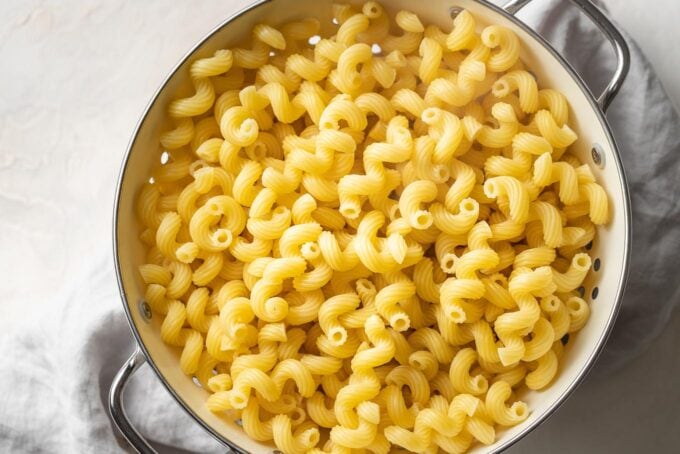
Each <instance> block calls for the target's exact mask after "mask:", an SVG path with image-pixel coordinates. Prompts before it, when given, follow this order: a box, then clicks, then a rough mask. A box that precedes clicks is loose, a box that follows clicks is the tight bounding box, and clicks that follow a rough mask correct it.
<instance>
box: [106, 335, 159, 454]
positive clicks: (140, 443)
mask: <svg viewBox="0 0 680 454" xmlns="http://www.w3.org/2000/svg"><path fill="white" fill-rule="evenodd" d="M145 362H146V357H145V356H144V353H142V351H141V350H140V349H139V348H137V349H135V352H134V353H133V354H132V356H130V358H128V360H127V361H125V364H123V366H122V367H121V368H120V370H119V371H118V373H117V374H116V376H115V377H114V378H113V382H112V383H111V389H110V390H109V412H110V413H111V418H112V419H113V422H114V423H115V424H116V427H117V428H118V430H119V431H120V433H121V434H122V435H123V437H124V438H125V439H126V440H127V442H128V443H130V446H132V447H133V448H134V449H135V451H137V452H138V453H140V454H157V452H156V450H155V449H153V448H152V447H151V445H150V444H149V442H148V441H146V440H145V439H144V437H143V436H142V435H141V434H140V433H139V432H138V431H137V429H135V428H134V427H132V424H131V423H130V420H129V419H128V417H127V415H126V414H125V409H124V408H123V392H124V391H125V386H126V385H127V382H128V380H129V379H130V377H131V376H132V374H134V373H135V371H136V370H137V369H139V366H141V365H142V364H144V363H145Z"/></svg>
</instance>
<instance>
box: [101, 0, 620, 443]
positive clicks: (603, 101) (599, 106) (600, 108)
mask: <svg viewBox="0 0 680 454" xmlns="http://www.w3.org/2000/svg"><path fill="white" fill-rule="evenodd" d="M270 1H275V0H260V1H258V2H256V3H254V4H252V5H250V6H248V7H246V8H243V9H242V10H240V11H238V12H236V13H235V14H233V15H231V16H229V17H228V18H227V19H225V20H224V21H222V22H221V23H220V24H219V25H218V26H216V27H215V28H213V30H211V31H210V32H209V33H208V34H207V35H206V36H205V37H204V38H203V39H201V40H200V41H199V42H198V43H197V44H196V45H195V46H193V47H192V48H191V49H190V50H189V52H187V53H186V54H185V55H184V57H183V58H182V59H181V60H180V61H179V62H178V63H177V65H175V67H174V68H173V69H172V70H171V71H170V73H169V74H168V76H167V77H166V78H165V79H164V80H163V83H162V84H161V85H160V87H159V88H158V89H157V90H156V92H155V93H154V95H153V97H152V98H151V100H150V101H149V103H148V104H147V106H146V107H145V109H144V112H143V113H142V115H141V117H140V119H139V121H138V122H137V125H136V126H135V129H134V132H133V134H132V137H131V139H130V142H129V144H128V147H127V150H126V151H125V155H124V157H123V162H122V165H121V169H120V173H119V177H118V182H117V184H116V196H115V198H114V207H113V210H114V211H113V254H114V264H115V271H116V280H117V282H118V289H119V292H120V294H121V298H122V303H123V308H124V310H125V315H126V317H127V320H128V324H129V326H130V330H131V331H132V334H133V336H134V338H135V341H136V343H137V346H138V348H139V350H140V351H141V353H142V354H143V355H144V358H145V359H146V362H147V363H148V364H149V365H150V366H151V368H152V369H153V370H154V372H155V373H156V376H157V377H158V379H159V380H160V381H161V383H162V384H163V386H164V387H165V388H166V389H167V390H168V392H169V393H170V394H171V395H172V396H173V397H174V398H175V400H177V402H179V404H180V405H181V406H182V408H183V409H184V410H185V411H186V412H187V413H188V414H189V415H190V416H191V417H192V418H193V419H194V420H195V421H196V422H197V423H198V424H200V425H201V426H202V427H203V428H204V429H205V430H206V431H207V432H208V433H210V434H211V435H212V436H213V437H214V438H215V439H216V440H218V441H220V442H221V443H223V444H225V445H226V446H228V447H230V448H232V449H234V450H235V451H237V452H239V453H245V452H247V451H244V450H243V449H242V448H240V447H238V446H236V445H235V444H233V443H232V442H231V441H230V440H228V439H226V438H224V437H223V436H222V435H221V434H219V433H218V432H217V431H215V430H214V429H213V428H212V427H211V426H210V425H208V424H207V423H206V422H205V421H204V420H203V419H202V418H200V417H199V416H198V415H196V413H194V411H193V410H192V409H191V407H189V405H187V403H186V402H185V401H184V400H183V399H182V398H181V397H180V396H179V395H178V394H177V393H176V391H175V390H174V388H173V387H172V386H170V385H169V383H168V382H167V381H166V380H165V378H164V376H163V374H162V373H161V371H160V369H159V368H158V366H157V365H156V363H155V362H154V360H153V357H152V356H151V355H150V354H149V352H148V350H147V349H146V346H145V345H144V343H143V342H142V340H141V337H140V335H139V332H138V331H137V328H136V326H135V324H134V322H133V320H132V315H131V313H130V309H129V303H128V300H127V295H126V293H125V288H124V286H123V280H122V275H121V268H120V260H119V257H118V232H117V230H118V229H117V227H118V217H119V206H120V197H121V189H122V184H123V180H124V178H125V171H126V168H127V164H128V161H129V159H130V154H131V152H132V149H133V146H134V144H135V141H136V139H137V135H138V133H139V130H140V128H141V126H142V124H143V122H144V120H145V119H146V117H147V115H148V113H149V110H150V109H151V107H152V106H153V105H154V104H155V102H156V100H157V99H158V96H159V94H160V92H161V91H162V89H163V88H164V87H165V86H166V85H167V83H168V81H169V80H170V79H171V78H172V77H173V76H174V75H175V74H176V73H177V71H178V69H179V68H180V67H181V66H182V65H183V64H184V63H185V62H186V61H187V60H188V59H189V58H190V57H191V56H192V55H193V54H194V52H195V51H196V50H197V49H198V48H200V47H201V46H202V45H203V43H204V42H205V41H207V40H208V39H210V38H211V37H212V36H213V35H214V34H215V33H216V32H217V31H219V30H220V29H222V28H223V27H225V26H226V25H228V24H229V23H230V22H232V21H234V20H235V19H237V18H239V17H240V16H242V15H243V14H245V13H246V12H248V11H251V10H253V9H255V8H257V7H259V6H261V5H262V4H264V3H268V2H270ZM475 1H477V2H478V3H480V4H482V5H484V6H485V7H487V8H489V9H491V10H493V11H494V12H496V13H498V14H500V15H502V16H504V17H505V18H507V19H508V20H510V21H511V22H513V23H514V24H515V25H517V26H518V27H520V28H521V29H522V30H524V31H525V32H527V33H528V34H529V35H530V36H531V37H533V38H534V39H536V40H537V41H538V42H540V43H541V44H542V45H543V47H545V48H546V49H547V50H548V51H549V52H550V53H551V54H552V56H553V57H555V58H556V59H557V61H559V62H560V64H561V65H562V66H563V68H564V69H565V70H566V71H567V72H568V73H569V74H570V75H571V77H572V78H573V79H574V80H575V81H576V83H577V85H578V86H579V88H580V89H581V91H582V92H583V93H584V94H585V95H586V98H587V99H588V102H589V103H590V105H591V107H592V108H593V109H594V110H595V111H596V114H597V117H598V120H599V122H600V125H601V126H602V128H603V130H604V131H605V133H606V136H607V140H608V141H609V144H610V146H611V149H612V150H613V155H614V164H615V165H616V168H617V171H618V175H619V181H620V183H621V186H622V188H623V199H624V200H623V202H624V203H623V205H624V213H623V216H624V228H625V237H624V238H623V247H624V251H625V253H624V259H623V267H622V269H621V273H620V275H619V283H618V285H617V292H616V301H615V304H614V309H613V311H612V312H611V314H610V317H609V319H608V320H607V325H606V326H607V328H606V329H605V330H604V332H602V333H601V335H600V338H599V339H598V341H597V343H596V347H595V350H594V351H593V353H592V354H591V355H590V356H589V358H588V360H587V361H586V362H585V363H584V365H583V367H582V368H581V370H580V371H579V374H578V378H577V379H576V380H575V381H574V382H573V383H571V384H570V385H569V386H568V387H567V389H566V390H565V391H564V392H563V393H562V394H561V395H560V397H559V398H558V399H557V400H555V402H553V404H551V405H550V407H549V408H548V409H547V411H546V412H545V413H544V414H543V415H542V416H541V417H540V418H539V419H537V420H536V421H534V422H533V423H532V424H531V425H530V426H528V427H526V428H525V429H524V430H522V431H521V432H520V433H518V434H517V435H515V436H513V437H512V438H510V439H508V440H506V441H504V442H503V443H502V444H501V445H500V446H499V447H498V448H497V450H496V452H501V451H504V450H506V449H508V448H509V447H511V446H512V445H514V444H515V443H517V442H518V441H519V440H520V439H521V438H523V437H525V436H526V435H527V434H529V433H530V432H531V431H532V430H534V429H535V428H536V427H538V426H539V425H540V424H542V423H543V422H544V421H545V420H547V419H548V418H549V417H550V416H552V415H553V414H554V413H555V411H556V410H557V409H558V408H559V407H560V406H561V405H562V404H563V403H564V402H565V401H566V399H567V397H569V396H570V395H571V394H572V393H573V392H574V390H575V389H576V388H577V387H578V386H579V385H580V384H581V383H582V382H583V380H584V379H585V378H586V376H587V373H588V372H589V371H590V369H591V368H592V366H593V364H594V362H595V360H596V359H597V357H598V356H599V355H600V354H601V353H602V350H603V348H604V346H605V344H606V341H607V339H608V337H609V335H610V334H611V331H612V328H613V326H614V322H615V320H616V317H617V315H618V313H619V309H620V307H621V302H622V298H623V293H624V290H625V286H626V282H627V279H628V272H629V262H630V251H631V242H632V218H631V205H630V193H629V189H628V182H627V178H626V175H625V171H624V168H623V164H622V162H621V156H620V153H619V149H618V147H617V145H616V141H615V140H614V136H613V134H612V132H611V129H610V127H609V123H608V122H607V120H606V118H605V115H604V112H605V110H606V108H607V107H608V106H609V103H610V102H611V101H612V99H613V98H614V96H615V95H616V92H617V91H618V89H619V88H620V86H621V83H622V82H623V78H625V75H626V72H627V70H628V65H627V63H626V64H625V66H623V67H621V66H619V67H617V70H616V72H615V77H614V79H613V80H612V82H611V83H610V85H609V86H608V87H607V88H606V89H605V92H604V93H603V94H602V95H601V96H600V97H599V98H598V99H597V100H596V99H595V97H594V96H593V94H592V93H591V91H590V89H589V88H588V87H587V85H586V84H585V82H584V81H583V79H582V78H581V77H580V76H579V74H578V73H577V72H576V71H575V70H574V69H573V68H572V66H571V65H570V64H569V63H568V62H567V61H566V60H565V59H564V57H562V55H561V54H559V53H558V52H557V51H556V50H555V49H554V48H553V47H552V46H551V45H550V44H549V43H548V42H547V41H546V40H545V39H544V38H543V37H541V36H540V35H539V34H538V33H536V32H535V31H534V30H533V29H531V28H530V27H529V26H527V25H526V24H525V23H523V22H522V21H521V20H519V19H518V18H516V17H515V16H514V15H513V13H514V12H516V11H519V9H521V7H523V6H524V5H526V4H527V3H529V2H530V1H531V0H513V1H511V2H509V3H508V4H507V5H506V7H508V9H509V10H506V9H503V8H502V7H499V6H496V5H494V4H492V3H489V2H488V1H487V0H475ZM572 1H574V2H575V3H576V4H577V5H578V6H579V7H581V9H582V10H583V11H584V12H586V14H588V15H589V16H590V17H591V19H592V18H593V16H592V15H591V14H590V13H592V11H590V13H589V12H588V11H587V10H585V9H584V8H583V5H589V7H590V8H595V7H594V6H593V5H592V3H590V2H589V1H588V0H572ZM513 5H514V6H513ZM595 9H596V8H595ZM598 12H599V10H598ZM600 15H601V13H600ZM601 17H602V18H604V16H601ZM596 24H597V25H598V27H600V29H601V30H605V28H606V29H607V30H609V31H611V30H612V29H613V30H614V31H615V33H616V34H618V37H619V38H620V39H621V40H623V37H622V36H621V34H620V33H619V32H618V30H617V29H616V27H615V26H614V25H613V24H612V23H611V22H609V21H608V20H607V19H606V18H604V23H603V22H600V21H596ZM603 27H604V28H603ZM607 36H608V38H609V39H610V41H611V42H612V43H613V44H614V46H615V49H616V50H617V55H619V56H621V54H619V52H625V54H626V55H627V51H628V49H627V46H625V40H623V46H624V47H623V49H621V48H620V47H617V46H620V44H621V42H620V41H619V42H618V43H617V42H616V40H613V39H612V38H611V35H609V34H608V35H607ZM627 59H628V57H626V58H625V60H627ZM605 95H606V96H605ZM134 356H137V353H135V354H134V355H133V357H134ZM131 359H132V358H131ZM128 367H129V361H128V362H126V364H125V365H124V366H123V369H125V368H128ZM132 372H134V370H132V371H130V373H128V374H127V375H126V376H125V377H124V379H128V378H129V377H130V376H131V374H132ZM122 386H124V383H123V384H122ZM112 391H113V390H112ZM111 395H112V396H113V392H112V393H111ZM116 395H117V398H118V399H121V398H122V392H119V393H116ZM112 399H113V397H112ZM110 405H116V404H115V402H113V400H111V401H110ZM121 409H122V404H121ZM112 413H113V412H112ZM116 414H117V415H119V416H122V417H125V416H124V412H123V411H120V412H118V413H116ZM112 416H114V420H116V418H117V417H116V416H115V415H113V414H112ZM116 424H117V426H118V427H119V428H120V429H121V431H123V430H124V429H125V423H123V427H121V425H120V424H119V421H118V420H116ZM128 425H129V422H128ZM129 427H130V429H131V430H132V431H134V428H132V426H129ZM135 433H136V431H135ZM137 435H138V433H137ZM124 436H125V437H126V439H128V440H129V441H131V442H133V441H134V440H133V439H134V434H132V435H131V434H130V433H129V432H127V433H125V434H124ZM131 437H132V438H133V439H131ZM144 442H145V441H144ZM132 444H133V447H135V449H139V448H137V446H136V444H135V443H132ZM140 447H142V449H143V445H140ZM147 452H148V451H147ZM151 452H153V451H151Z"/></svg>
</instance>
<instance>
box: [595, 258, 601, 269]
mask: <svg viewBox="0 0 680 454" xmlns="http://www.w3.org/2000/svg"><path fill="white" fill-rule="evenodd" d="M593 269H594V270H595V271H600V259H599V258H598V259H595V261H594V262H593Z"/></svg>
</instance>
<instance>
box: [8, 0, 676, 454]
mask: <svg viewBox="0 0 680 454" xmlns="http://www.w3.org/2000/svg"><path fill="white" fill-rule="evenodd" d="M26 3H27V4H28V2H26ZM63 3H68V4H70V5H71V8H67V7H61V5H62V4H63ZM72 3H75V2H56V1H52V2H47V3H44V4H42V5H37V6H31V7H30V8H29V7H24V8H21V7H17V6H16V4H15V5H12V2H1V3H0V18H1V19H0V59H1V60H2V61H3V62H5V64H3V70H2V72H0V86H1V87H2V91H1V92H0V275H2V276H3V279H2V281H3V282H0V285H2V287H0V288H1V289H2V292H1V294H2V295H3V300H4V301H3V303H1V304H0V320H1V323H2V325H1V326H2V331H1V333H2V334H1V335H0V347H1V351H2V352H3V354H2V355H1V356H0V371H1V373H0V452H63V453H71V452H95V451H96V452H98V453H107V452H119V451H120V450H121V448H122V447H125V446H126V445H125V443H124V442H121V441H120V438H117V436H116V434H115V432H114V430H113V429H112V426H111V423H110V421H109V418H108V412H107V409H106V396H107V393H108V389H109V386H110V383H111V379H112V377H113V375H114V374H115V372H116V371H117V369H118V368H119V367H120V365H121V364H122V363H123V362H124V360H125V359H126V358H127V356H128V355H129V354H130V352H131V351H132V350H133V342H132V337H131V335H130V332H129V330H128V327H127V322H126V320H125V316H124V314H123V309H122V306H121V303H120V299H119V296H118V290H117V287H116V284H115V279H114V272H113V261H112V257H111V248H110V246H109V245H110V233H109V232H110V227H109V225H110V219H111V216H110V212H111V206H112V193H113V189H114V182H115V178H116V175H117V172H118V167H119V162H120V159H121V156H122V151H123V150H122V148H118V149H115V150H114V149H112V148H111V147H110V143H116V144H117V145H120V146H121V147H122V144H123V143H124V142H125V139H126V138H127V137H129V134H130V133H131V131H132V129H133V125H134V121H135V120H136V118H137V117H138V115H139V114H140V113H141V110H142V106H143V104H144V102H146V100H147V99H148V96H149V94H150V93H152V92H153V89H154V88H155V86H157V85H158V83H159V82H160V81H161V80H162V77H163V75H164V74H165V72H166V70H167V69H168V68H169V67H170V66H171V64H172V63H173V62H172V60H173V59H174V58H175V56H176V55H177V53H176V52H174V51H168V50H167V49H168V48H169V49H175V48H176V47H177V46H178V45H179V44H178V43H179V42H181V43H183V44H181V45H182V46H184V47H186V42H184V41H176V38H175V34H174V33H166V34H161V33H160V30H161V29H160V28H159V29H156V30H157V31H156V33H157V34H156V35H154V36H153V38H154V39H158V40H163V42H164V45H162V46H159V47H158V49H159V51H158V53H157V54H153V55H149V54H148V53H147V52H145V49H144V41H145V40H148V39H151V37H150V35H148V34H147V35H145V30H146V29H147V27H146V21H148V20H149V19H148V17H147V18H146V19H145V18H143V17H140V16H139V15H138V14H136V12H135V11H134V10H131V9H130V7H129V6H126V5H125V4H124V3H122V2H120V1H111V2H101V3H102V5H98V6H97V7H95V6H90V4H86V5H83V6H82V7H76V6H75V4H72ZM238 3H240V5H242V4H244V3H246V2H244V1H241V2H238ZM535 3H537V4H536V5H531V6H530V7H528V8H527V11H525V12H523V13H522V16H523V17H526V18H527V19H528V21H529V22H530V23H532V24H540V25H539V30H540V31H541V32H542V33H544V34H545V35H546V36H547V37H548V38H550V39H551V40H552V42H553V43H554V44H555V46H556V47H557V48H558V49H559V50H562V51H564V52H565V55H566V56H567V58H568V59H569V60H570V61H571V62H572V63H573V64H574V65H575V66H576V68H577V69H578V70H579V72H580V73H581V74H582V75H583V76H584V78H585V80H586V81H588V82H589V83H590V84H591V86H592V87H593V91H594V92H596V93H597V92H599V90H600V89H601V87H602V86H603V85H604V83H605V82H606V80H608V77H609V74H610V71H611V68H613V61H612V55H611V52H610V51H609V47H608V44H607V43H606V42H605V41H604V39H603V38H602V36H601V35H600V34H599V32H596V31H595V29H594V28H593V27H592V25H591V24H589V23H588V22H587V20H585V18H584V17H583V16H582V15H580V14H579V13H577V12H576V11H575V10H574V9H573V8H571V7H568V6H567V5H566V4H567V3H568V2H561V1H557V0H551V1H541V2H535ZM240 5H236V4H233V3H231V4H230V5H229V6H227V4H225V3H224V2H215V3H213V4H212V5H211V6H210V7H208V6H202V7H198V6H197V7H196V8H197V9H195V10H194V11H193V14H194V15H195V16H196V18H197V19H196V20H195V21H192V20H186V21H184V20H183V19H184V17H183V16H180V17H182V19H181V20H180V19H178V17H177V15H182V14H186V11H187V9H183V8H176V9H174V8H172V7H170V3H168V2H162V1H156V2H151V3H150V5H149V6H148V10H146V11H147V12H148V13H149V14H150V16H149V17H152V18H155V19H158V18H161V17H163V18H164V20H166V21H169V22H174V23H183V24H185V27H186V28H185V30H184V32H185V34H184V35H183V36H184V39H187V37H193V39H194V40H197V39H198V38H200V36H201V35H202V34H203V33H204V31H205V30H207V29H206V28H205V27H204V26H197V25H196V24H206V23H210V21H209V20H208V18H210V17H212V16H214V15H218V16H227V14H228V13H229V12H230V10H232V9H233V10H235V9H236V8H237V6H240ZM192 8H193V7H192ZM173 15H174V16H173ZM173 17H174V19H173ZM199 19H202V21H201V20H199ZM2 21H7V24H6V25H7V26H4V25H2ZM123 25H125V28H124V29H125V30H127V32H126V33H119V30H120V29H122V27H123ZM111 36H115V39H111ZM629 42H630V41H629ZM630 44H631V52H632V67H631V71H630V75H629V76H628V79H627V81H626V84H625V85H624V87H623V89H622V91H621V93H620V94H619V96H618V98H617V99H616V101H615V102H614V103H613V105H612V107H611V109H610V113H609V115H608V118H609V120H610V122H611V124H612V128H613V130H614V133H615V135H616V138H617V141H618V143H619V146H620V149H621V152H622V155H623V161H624V165H625V167H626V170H627V173H628V177H629V181H630V184H631V191H632V196H633V210H634V241H633V268H632V271H631V276H630V282H629V286H628V287H629V288H628V291H627V293H626V297H625V300H624V306H623V309H622V311H621V314H620V316H619V320H618V322H617V325H616V329H615V331H614V335H613V336H612V338H611V340H610V342H609V344H608V345H607V349H606V353H605V355H604V356H603V358H602V359H601V360H600V362H599V363H598V365H597V366H596V371H599V373H600V374H604V372H606V371H611V370H613V369H614V368H615V367H618V366H619V365H621V364H623V362H624V361H625V360H627V359H629V358H631V357H633V356H634V355H636V354H638V353H640V352H642V351H644V349H645V348H646V346H648V345H649V343H650V342H651V340H652V339H654V337H655V336H656V335H657V334H658V333H659V332H660V330H661V329H662V327H663V326H664V325H665V323H666V321H667V319H668V316H669V314H670V312H671V310H672V308H673V307H674V305H675V304H676V303H677V301H678V294H677V292H678V290H677V286H676V285H673V284H672V283H673V282H674V276H673V272H674V270H675V269H676V265H677V264H678V260H677V258H676V257H675V255H674V251H676V250H677V249H678V245H680V231H679V230H678V229H677V228H675V225H676V224H677V222H678V221H680V208H679V204H678V203H677V200H676V194H679V193H680V180H678V179H676V178H675V176H676V175H678V174H679V172H680V162H679V160H680V140H679V139H678V135H677V134H676V131H677V130H678V128H679V126H680V121H679V119H678V115H677V114H676V112H675V111H674V110H673V108H672V106H671V104H670V103H669V102H668V101H667V97H666V95H665V93H664V90H663V88H662V87H661V85H660V83H659V81H658V80H657V78H656V76H655V74H654V72H653V70H652V69H651V67H650V66H649V65H648V64H647V62H646V60H645V58H644V56H643V55H642V54H641V53H640V51H639V50H638V48H637V47H636V46H635V45H634V43H632V42H630ZM17 49H18V50H17ZM149 60H151V63H149ZM64 62H66V64H64ZM139 68H143V69H144V71H152V72H151V73H146V72H144V73H140V74H139V77H141V78H143V80H144V81H145V82H144V83H140V84H137V85H135V87H134V90H132V91H130V87H129V86H128V85H125V84H122V83H121V80H126V79H125V78H121V77H120V74H121V73H122V72H132V73H134V72H137V71H138V69H139ZM147 74H151V75H149V76H147ZM128 80H129V79H128ZM93 81H96V82H98V83H96V82H93ZM84 86H85V87H88V88H87V89H86V90H85V91H83V89H82V87H84ZM130 100H135V101H134V102H131V101H130ZM93 137H96V138H97V139H96V141H95V140H93V139H92V138H93ZM124 138H125V139H124ZM67 146H68V148H66V147H67ZM46 254H50V257H58V258H56V259H53V261H52V262H50V267H38V266H37V265H36V264H38V263H40V261H41V259H42V257H44V256H45V255H46ZM35 269H40V270H41V273H40V274H39V275H36V274H35V272H34V270H35ZM8 276H9V277H10V278H9V279H7V277H8ZM668 283H671V284H670V285H669V284H668ZM585 386H587V385H585ZM126 402H127V408H128V410H129V413H130V415H131V419H132V420H133V421H134V423H135V425H136V426H137V427H139V428H140V429H141V430H142V432H143V433H145V434H146V435H147V436H148V437H149V438H151V439H152V440H156V441H157V442H159V443H162V444H159V445H157V447H159V449H161V450H162V451H163V452H170V451H173V450H174V448H170V447H178V448H184V449H190V450H193V451H200V452H223V451H224V449H223V448H222V447H221V446H220V445H219V444H218V443H217V442H216V441H214V440H213V439H211V438H210V437H209V436H208V435H207V434H206V433H205V432H204V431H203V430H202V429H201V428H199V426H198V425H197V424H195V423H194V422H193V421H192V420H191V418H189V417H188V416H187V415H186V414H185V413H184V412H183V411H182V410H181V409H180V408H179V406H178V405H177V404H176V403H175V402H174V401H173V399H172V398H171V397H170V396H169V394H168V393H167V392H166V391H165V390H164V389H163V387H162V386H161V385H160V383H159V382H158V380H157V379H156V377H155V376H154V375H153V373H152V372H151V371H150V370H149V368H148V367H143V368H142V369H141V370H140V371H139V372H138V373H137V374H136V375H135V377H134V378H133V380H132V384H131V386H130V389H129V391H128V393H127V400H126ZM550 424H551V422H550V421H548V422H547V423H546V426H547V427H548V429H547V430H549V427H550ZM555 430H558V431H559V430H560V428H559V427H557V428H555Z"/></svg>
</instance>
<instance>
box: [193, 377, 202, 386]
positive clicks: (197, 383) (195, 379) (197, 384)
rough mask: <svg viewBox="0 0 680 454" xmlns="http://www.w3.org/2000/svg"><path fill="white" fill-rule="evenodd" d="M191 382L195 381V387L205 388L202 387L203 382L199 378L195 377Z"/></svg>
mask: <svg viewBox="0 0 680 454" xmlns="http://www.w3.org/2000/svg"><path fill="white" fill-rule="evenodd" d="M191 381H193V382H194V385H196V386H198V387H199V388H203V386H201V382H200V381H199V380H198V377H196V376H195V375H194V376H193V377H191Z"/></svg>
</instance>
